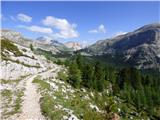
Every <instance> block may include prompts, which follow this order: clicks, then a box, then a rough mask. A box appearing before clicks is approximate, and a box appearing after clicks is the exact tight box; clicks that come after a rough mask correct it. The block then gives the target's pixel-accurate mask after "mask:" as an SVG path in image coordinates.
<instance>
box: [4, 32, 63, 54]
mask: <svg viewBox="0 0 160 120" xmlns="http://www.w3.org/2000/svg"><path fill="white" fill-rule="evenodd" d="M1 36H2V37H3V38H6V39H8V40H10V41H13V42H15V43H17V44H19V45H22V46H24V47H29V46H30V44H32V45H33V46H34V47H35V48H41V49H44V50H48V51H51V52H52V53H54V54H55V53H58V52H60V51H59V50H58V49H57V48H56V47H55V46H53V45H50V44H46V43H43V42H39V41H36V40H31V39H27V38H25V37H23V36H22V35H21V33H19V32H16V31H12V30H1Z"/></svg>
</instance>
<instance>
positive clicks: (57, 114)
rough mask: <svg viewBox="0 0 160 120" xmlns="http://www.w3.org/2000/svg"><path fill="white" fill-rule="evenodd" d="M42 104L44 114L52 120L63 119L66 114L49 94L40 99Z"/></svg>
mask: <svg viewBox="0 0 160 120" xmlns="http://www.w3.org/2000/svg"><path fill="white" fill-rule="evenodd" d="M40 106H41V111H42V114H43V115H45V116H46V117H48V118H50V119H51V120H61V119H62V117H63V115H64V114H65V113H64V111H63V110H59V109H57V108H55V102H54V99H53V98H52V97H51V96H49V95H45V96H44V97H42V98H41V99H40Z"/></svg>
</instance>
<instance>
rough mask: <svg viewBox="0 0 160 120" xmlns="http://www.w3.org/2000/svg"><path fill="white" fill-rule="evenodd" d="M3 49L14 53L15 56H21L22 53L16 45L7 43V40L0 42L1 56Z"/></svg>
mask: <svg viewBox="0 0 160 120" xmlns="http://www.w3.org/2000/svg"><path fill="white" fill-rule="evenodd" d="M5 49H6V50H8V51H10V52H12V53H14V55H15V56H22V55H23V53H22V52H21V51H19V49H18V47H17V46H16V45H14V44H13V43H12V42H11V41H9V40H7V39H2V40H1V54H2V52H3V51H4V50H5ZM2 55H3V54H2Z"/></svg>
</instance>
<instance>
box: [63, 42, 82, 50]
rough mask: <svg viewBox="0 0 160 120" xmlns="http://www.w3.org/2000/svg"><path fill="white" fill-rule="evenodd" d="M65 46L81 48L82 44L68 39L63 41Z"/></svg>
mask: <svg viewBox="0 0 160 120" xmlns="http://www.w3.org/2000/svg"><path fill="white" fill-rule="evenodd" d="M65 46H66V47H68V48H72V49H74V50H80V49H82V45H81V44H80V43H78V42H72V41H69V42H66V43H65Z"/></svg>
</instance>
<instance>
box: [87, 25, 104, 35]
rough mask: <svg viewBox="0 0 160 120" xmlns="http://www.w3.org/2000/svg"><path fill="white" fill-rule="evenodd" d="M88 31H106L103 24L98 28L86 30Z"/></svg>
mask: <svg viewBox="0 0 160 120" xmlns="http://www.w3.org/2000/svg"><path fill="white" fill-rule="evenodd" d="M88 32H89V33H106V28H105V27H104V25H103V24H101V25H99V26H98V28H96V29H92V30H89V31H88Z"/></svg>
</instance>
